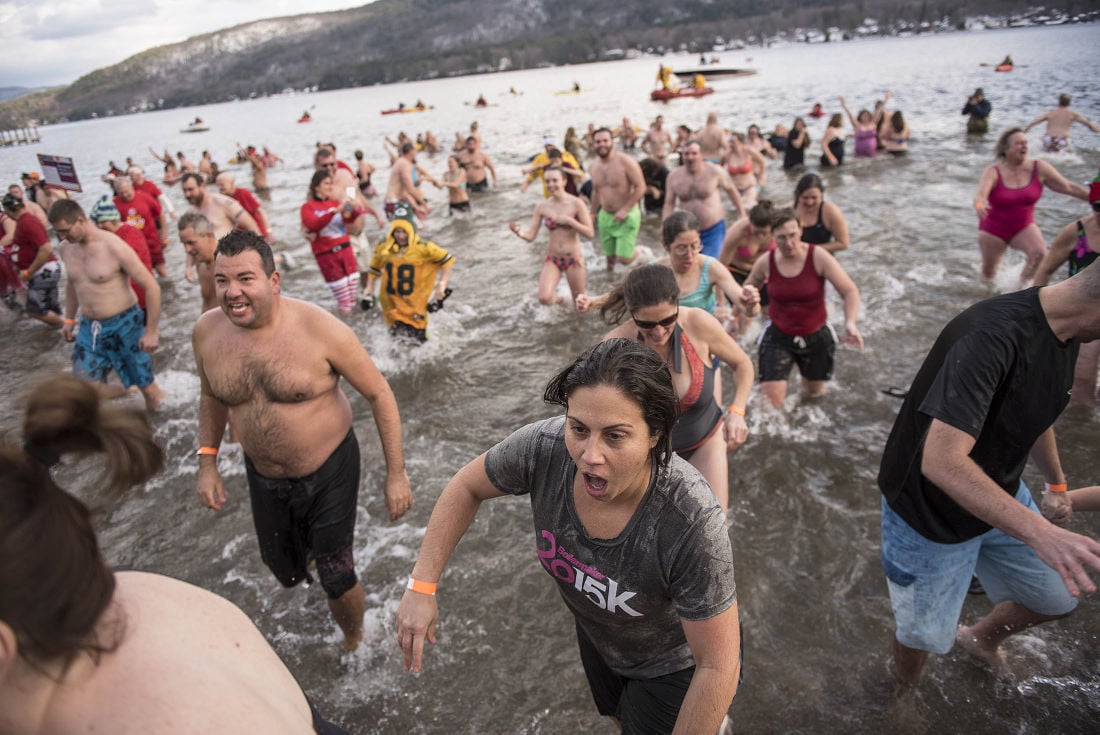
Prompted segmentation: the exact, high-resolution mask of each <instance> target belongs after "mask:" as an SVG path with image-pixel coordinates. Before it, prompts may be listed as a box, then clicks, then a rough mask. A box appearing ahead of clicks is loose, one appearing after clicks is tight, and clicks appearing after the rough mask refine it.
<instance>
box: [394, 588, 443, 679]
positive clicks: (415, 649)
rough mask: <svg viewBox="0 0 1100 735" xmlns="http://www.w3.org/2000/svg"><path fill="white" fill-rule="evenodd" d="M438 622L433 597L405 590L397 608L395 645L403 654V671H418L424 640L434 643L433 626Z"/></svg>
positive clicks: (436, 606) (422, 654)
mask: <svg viewBox="0 0 1100 735" xmlns="http://www.w3.org/2000/svg"><path fill="white" fill-rule="evenodd" d="M437 622H439V605H438V604H437V603H436V599H435V595H425V594H422V593H420V592H413V591H412V590H405V594H404V596H403V597H402V598H401V604H400V605H398V607H397V621H396V626H395V627H396V628H397V645H399V646H400V647H401V651H402V653H404V654H405V671H409V670H410V669H411V670H412V671H415V672H419V671H420V667H421V664H422V663H423V658H424V639H425V638H427V639H428V642H430V643H433V644H434V643H435V642H436V638H435V624H436V623H437Z"/></svg>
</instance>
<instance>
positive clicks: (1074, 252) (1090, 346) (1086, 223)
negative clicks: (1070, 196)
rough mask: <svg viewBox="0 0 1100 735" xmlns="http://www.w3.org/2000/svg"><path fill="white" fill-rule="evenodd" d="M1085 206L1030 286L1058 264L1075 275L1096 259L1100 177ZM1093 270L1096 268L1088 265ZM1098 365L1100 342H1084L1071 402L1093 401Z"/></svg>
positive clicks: (1048, 275) (1056, 240) (1047, 279)
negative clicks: (1087, 210) (1083, 213)
mask: <svg viewBox="0 0 1100 735" xmlns="http://www.w3.org/2000/svg"><path fill="white" fill-rule="evenodd" d="M1089 204H1090V205H1092V214H1090V215H1088V216H1087V217H1082V218H1081V219H1079V220H1077V221H1076V222H1070V223H1069V224H1068V225H1066V226H1065V227H1063V228H1062V230H1061V231H1060V232H1059V233H1058V236H1057V237H1055V238H1054V242H1052V243H1051V244H1050V252H1048V253H1047V254H1046V256H1045V257H1044V258H1043V261H1042V262H1041V263H1039V268H1038V270H1036V271H1035V280H1034V285H1036V286H1045V285H1047V283H1049V282H1050V278H1051V276H1053V275H1054V271H1055V269H1057V268H1058V266H1060V265H1061V264H1062V263H1068V264H1069V268H1068V275H1069V276H1073V275H1076V274H1077V273H1078V272H1080V271H1081V270H1083V269H1085V268H1086V267H1089V266H1092V264H1093V261H1095V260H1096V258H1097V257H1098V256H1100V177H1097V180H1096V181H1093V182H1092V184H1090V185H1089ZM1092 267H1096V266H1092ZM1098 365H1100V340H1093V341H1092V342H1085V343H1083V344H1082V345H1081V351H1080V352H1078V353H1077V367H1076V369H1075V370H1074V373H1073V393H1072V394H1071V396H1072V400H1074V401H1079V402H1081V403H1085V404H1088V405H1092V404H1094V403H1095V402H1096V399H1097V397H1098V396H1097V391H1096V371H1097V367H1098Z"/></svg>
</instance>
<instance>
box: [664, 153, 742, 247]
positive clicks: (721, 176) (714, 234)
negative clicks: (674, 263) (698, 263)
mask: <svg viewBox="0 0 1100 735" xmlns="http://www.w3.org/2000/svg"><path fill="white" fill-rule="evenodd" d="M681 155H682V156H683V159H684V163H683V165H682V166H677V167H676V168H674V169H672V171H670V172H669V174H668V179H667V180H666V181H665V206H664V209H662V210H661V219H662V220H664V219H667V218H668V216H669V215H670V214H672V213H673V212H674V211H676V203H677V201H679V203H680V209H683V210H685V211H687V212H691V213H692V214H694V215H695V217H696V219H698V220H699V227H700V228H701V229H700V231H699V239H700V240H702V241H703V254H704V255H709V256H710V257H712V258H717V257H718V254H719V253H720V252H722V242H723V241H724V240H725V239H726V210H725V208H724V207H723V206H722V196H721V192H723V191H724V192H726V196H728V197H729V200H730V203H731V204H733V206H734V208H735V209H736V210H737V217H736V218H737V219H740V218H741V217H742V216H744V214H745V212H744V207H742V205H741V193H740V192H739V191H737V187H736V186H734V185H733V181H732V180H731V179H730V177H729V174H727V173H726V170H725V169H724V168H722V167H721V166H718V165H717V164H713V163H711V162H710V161H704V160H703V148H702V146H701V145H700V143H699V141H697V140H689V141H688V142H687V144H686V145H685V146H684V150H683V152H682V153H681Z"/></svg>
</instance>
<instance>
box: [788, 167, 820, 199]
mask: <svg viewBox="0 0 1100 735" xmlns="http://www.w3.org/2000/svg"><path fill="white" fill-rule="evenodd" d="M807 189H820V190H821V196H822V197H824V196H825V182H824V181H822V180H821V177H820V176H818V175H817V174H803V176H802V178H801V179H799V180H798V183H797V184H795V186H794V200H795V201H796V202H797V201H798V198H799V197H800V196H802V195H803V194H804V193H805V192H806V190H807Z"/></svg>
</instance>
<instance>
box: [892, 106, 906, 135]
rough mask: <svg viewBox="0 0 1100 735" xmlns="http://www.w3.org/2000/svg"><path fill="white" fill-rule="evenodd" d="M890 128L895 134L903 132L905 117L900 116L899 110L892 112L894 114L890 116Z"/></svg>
mask: <svg viewBox="0 0 1100 735" xmlns="http://www.w3.org/2000/svg"><path fill="white" fill-rule="evenodd" d="M890 127H891V128H893V129H894V132H895V133H900V132H901V131H903V130H905V117H904V116H903V115H902V114H901V110H894V114H892V115H891V116H890Z"/></svg>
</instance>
